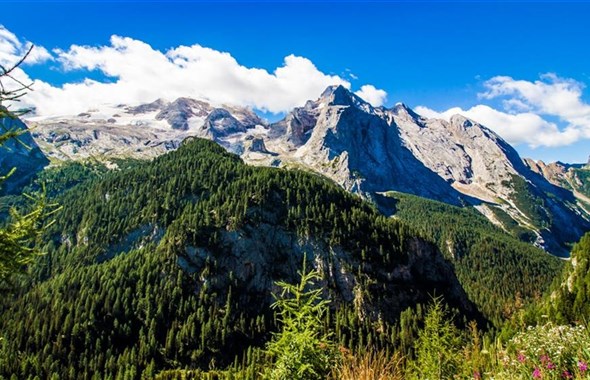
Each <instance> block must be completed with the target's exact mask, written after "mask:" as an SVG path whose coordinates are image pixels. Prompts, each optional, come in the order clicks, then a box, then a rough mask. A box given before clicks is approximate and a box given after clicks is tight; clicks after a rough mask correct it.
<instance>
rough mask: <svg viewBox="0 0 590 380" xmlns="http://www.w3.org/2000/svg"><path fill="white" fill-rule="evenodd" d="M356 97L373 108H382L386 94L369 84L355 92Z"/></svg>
mask: <svg viewBox="0 0 590 380" xmlns="http://www.w3.org/2000/svg"><path fill="white" fill-rule="evenodd" d="M355 94H356V95H357V96H359V97H360V98H362V99H363V100H365V101H366V102H369V103H370V104H371V105H372V106H373V107H379V106H382V105H383V104H384V103H385V102H386V101H387V92H385V91H383V90H380V89H378V88H375V86H373V85H371V84H366V85H364V86H361V89H360V90H359V91H357V92H355Z"/></svg>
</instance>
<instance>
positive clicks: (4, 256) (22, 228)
mask: <svg viewBox="0 0 590 380" xmlns="http://www.w3.org/2000/svg"><path fill="white" fill-rule="evenodd" d="M26 198H27V199H29V200H30V201H31V203H32V208H31V210H30V211H28V212H27V213H21V212H19V211H18V210H17V209H16V208H11V209H10V219H9V222H8V223H7V224H6V225H5V226H4V227H3V228H0V287H4V286H6V285H8V283H9V282H10V279H11V277H13V276H14V275H15V274H17V273H21V272H24V271H25V269H26V266H27V265H29V264H31V263H32V262H33V261H34V260H35V258H36V257H37V256H38V255H40V254H41V253H40V252H39V250H38V249H36V248H34V247H32V243H33V242H34V240H35V239H36V238H37V237H39V235H40V234H41V232H42V230H43V228H47V227H49V226H50V224H51V223H49V224H45V225H44V226H43V225H42V223H43V221H44V220H46V218H47V217H48V216H49V215H51V214H53V213H55V212H57V211H58V210H59V209H58V208H57V206H56V205H55V204H50V203H48V202H47V199H46V197H45V195H44V193H41V194H40V195H36V196H26Z"/></svg>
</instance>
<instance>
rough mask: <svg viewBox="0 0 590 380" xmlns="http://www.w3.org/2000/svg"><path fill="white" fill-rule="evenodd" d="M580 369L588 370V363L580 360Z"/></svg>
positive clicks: (581, 370) (582, 370)
mask: <svg viewBox="0 0 590 380" xmlns="http://www.w3.org/2000/svg"><path fill="white" fill-rule="evenodd" d="M578 369H579V370H580V372H586V371H587V370H588V364H586V363H584V362H583V361H581V360H578Z"/></svg>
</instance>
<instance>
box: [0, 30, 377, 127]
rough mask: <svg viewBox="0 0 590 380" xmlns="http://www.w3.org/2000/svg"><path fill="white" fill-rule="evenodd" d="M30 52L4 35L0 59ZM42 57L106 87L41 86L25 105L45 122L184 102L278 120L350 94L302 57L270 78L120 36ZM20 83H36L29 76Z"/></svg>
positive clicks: (370, 91)
mask: <svg viewBox="0 0 590 380" xmlns="http://www.w3.org/2000/svg"><path fill="white" fill-rule="evenodd" d="M23 46H24V43H22V42H20V41H19V39H18V38H17V37H16V36H15V35H14V34H12V33H11V32H9V31H8V30H6V29H5V28H0V59H5V60H6V61H12V62H14V61H15V60H17V59H18V58H17V57H19V55H20V53H21V52H22V49H23V48H22V47H23ZM37 50H38V51H39V52H38V53H35V54H37V56H36V58H35V60H34V62H29V63H36V64H39V63H43V62H44V61H46V60H49V59H52V60H54V61H55V62H56V63H57V64H58V65H59V67H60V69H61V70H63V71H64V75H66V76H67V75H68V73H73V72H82V73H84V72H91V71H97V72H98V73H100V74H102V76H104V80H95V79H90V78H86V79H84V80H82V81H77V82H69V83H65V84H63V85H61V86H52V85H51V84H49V83H47V82H44V81H43V80H42V79H35V80H34V81H33V82H34V87H33V88H34V91H33V92H30V93H29V94H27V96H26V98H24V99H23V100H24V101H25V102H26V103H28V104H27V105H30V106H33V107H35V108H36V114H37V115H42V116H48V115H67V114H76V113H79V112H83V111H86V110H87V109H89V108H92V107H95V106H97V105H100V104H106V103H108V104H120V103H123V104H139V103H145V102H151V101H153V100H155V99H158V98H165V99H169V100H173V99H176V98H178V97H181V96H185V97H194V98H199V99H204V100H208V101H209V102H211V103H213V104H218V105H221V104H233V105H240V106H247V107H252V108H255V109H259V110H261V111H265V112H272V113H278V112H284V111H289V110H291V109H292V108H293V107H297V106H301V105H302V104H304V103H305V102H306V101H307V100H309V99H316V98H317V97H318V96H319V94H321V93H322V92H323V91H324V90H325V88H326V87H328V86H330V85H343V86H344V87H346V88H348V89H350V87H351V84H350V82H349V81H347V80H346V79H343V78H341V77H340V76H337V75H328V74H325V73H323V72H322V71H320V70H319V69H318V68H317V67H316V66H315V65H314V64H313V62H311V61H310V60H309V59H307V58H305V57H300V56H296V55H289V56H287V57H285V59H284V61H283V64H282V66H280V67H277V68H276V69H274V70H273V71H272V72H269V71H267V70H264V69H260V68H256V67H246V66H243V65H241V64H240V63H239V62H238V61H237V60H236V59H235V58H234V57H233V56H232V55H231V54H229V53H227V52H221V51H217V50H214V49H211V48H207V47H204V46H201V45H198V44H196V45H191V46H178V47H174V48H171V49H169V50H167V51H160V50H157V49H154V48H153V47H152V46H150V45H149V44H147V43H145V42H143V41H140V40H137V39H133V38H129V37H121V36H112V37H111V39H110V44H109V45H104V46H82V45H72V46H71V47H70V48H68V49H66V50H62V49H54V50H53V52H52V54H50V53H49V52H47V50H46V49H44V48H42V47H41V48H36V49H35V50H34V51H37ZM2 62H4V61H2ZM25 70H26V68H25ZM19 75H20V78H21V79H25V80H27V79H28V80H31V79H30V78H29V77H28V76H27V75H26V73H25V72H24V71H22V70H20V72H19ZM359 95H360V96H361V97H363V98H365V100H366V101H368V102H370V103H375V104H374V105H381V104H382V103H383V101H384V100H385V97H386V95H387V94H386V92H385V91H383V90H379V89H376V88H375V87H374V86H371V85H365V86H362V87H361V91H360V94H359Z"/></svg>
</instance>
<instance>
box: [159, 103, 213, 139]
mask: <svg viewBox="0 0 590 380" xmlns="http://www.w3.org/2000/svg"><path fill="white" fill-rule="evenodd" d="M152 104H153V103H152ZM210 110H211V106H210V105H209V104H208V103H205V102H201V101H199V100H195V99H189V98H178V99H176V100H175V101H173V102H172V103H170V104H168V105H166V106H165V107H162V108H161V111H160V113H158V114H157V115H156V120H166V121H167V122H168V124H170V126H171V127H172V128H173V129H180V130H183V131H186V130H187V129H188V127H189V125H188V120H189V119H190V118H191V117H193V116H200V117H204V116H206V115H207V114H208V113H209V112H210Z"/></svg>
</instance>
